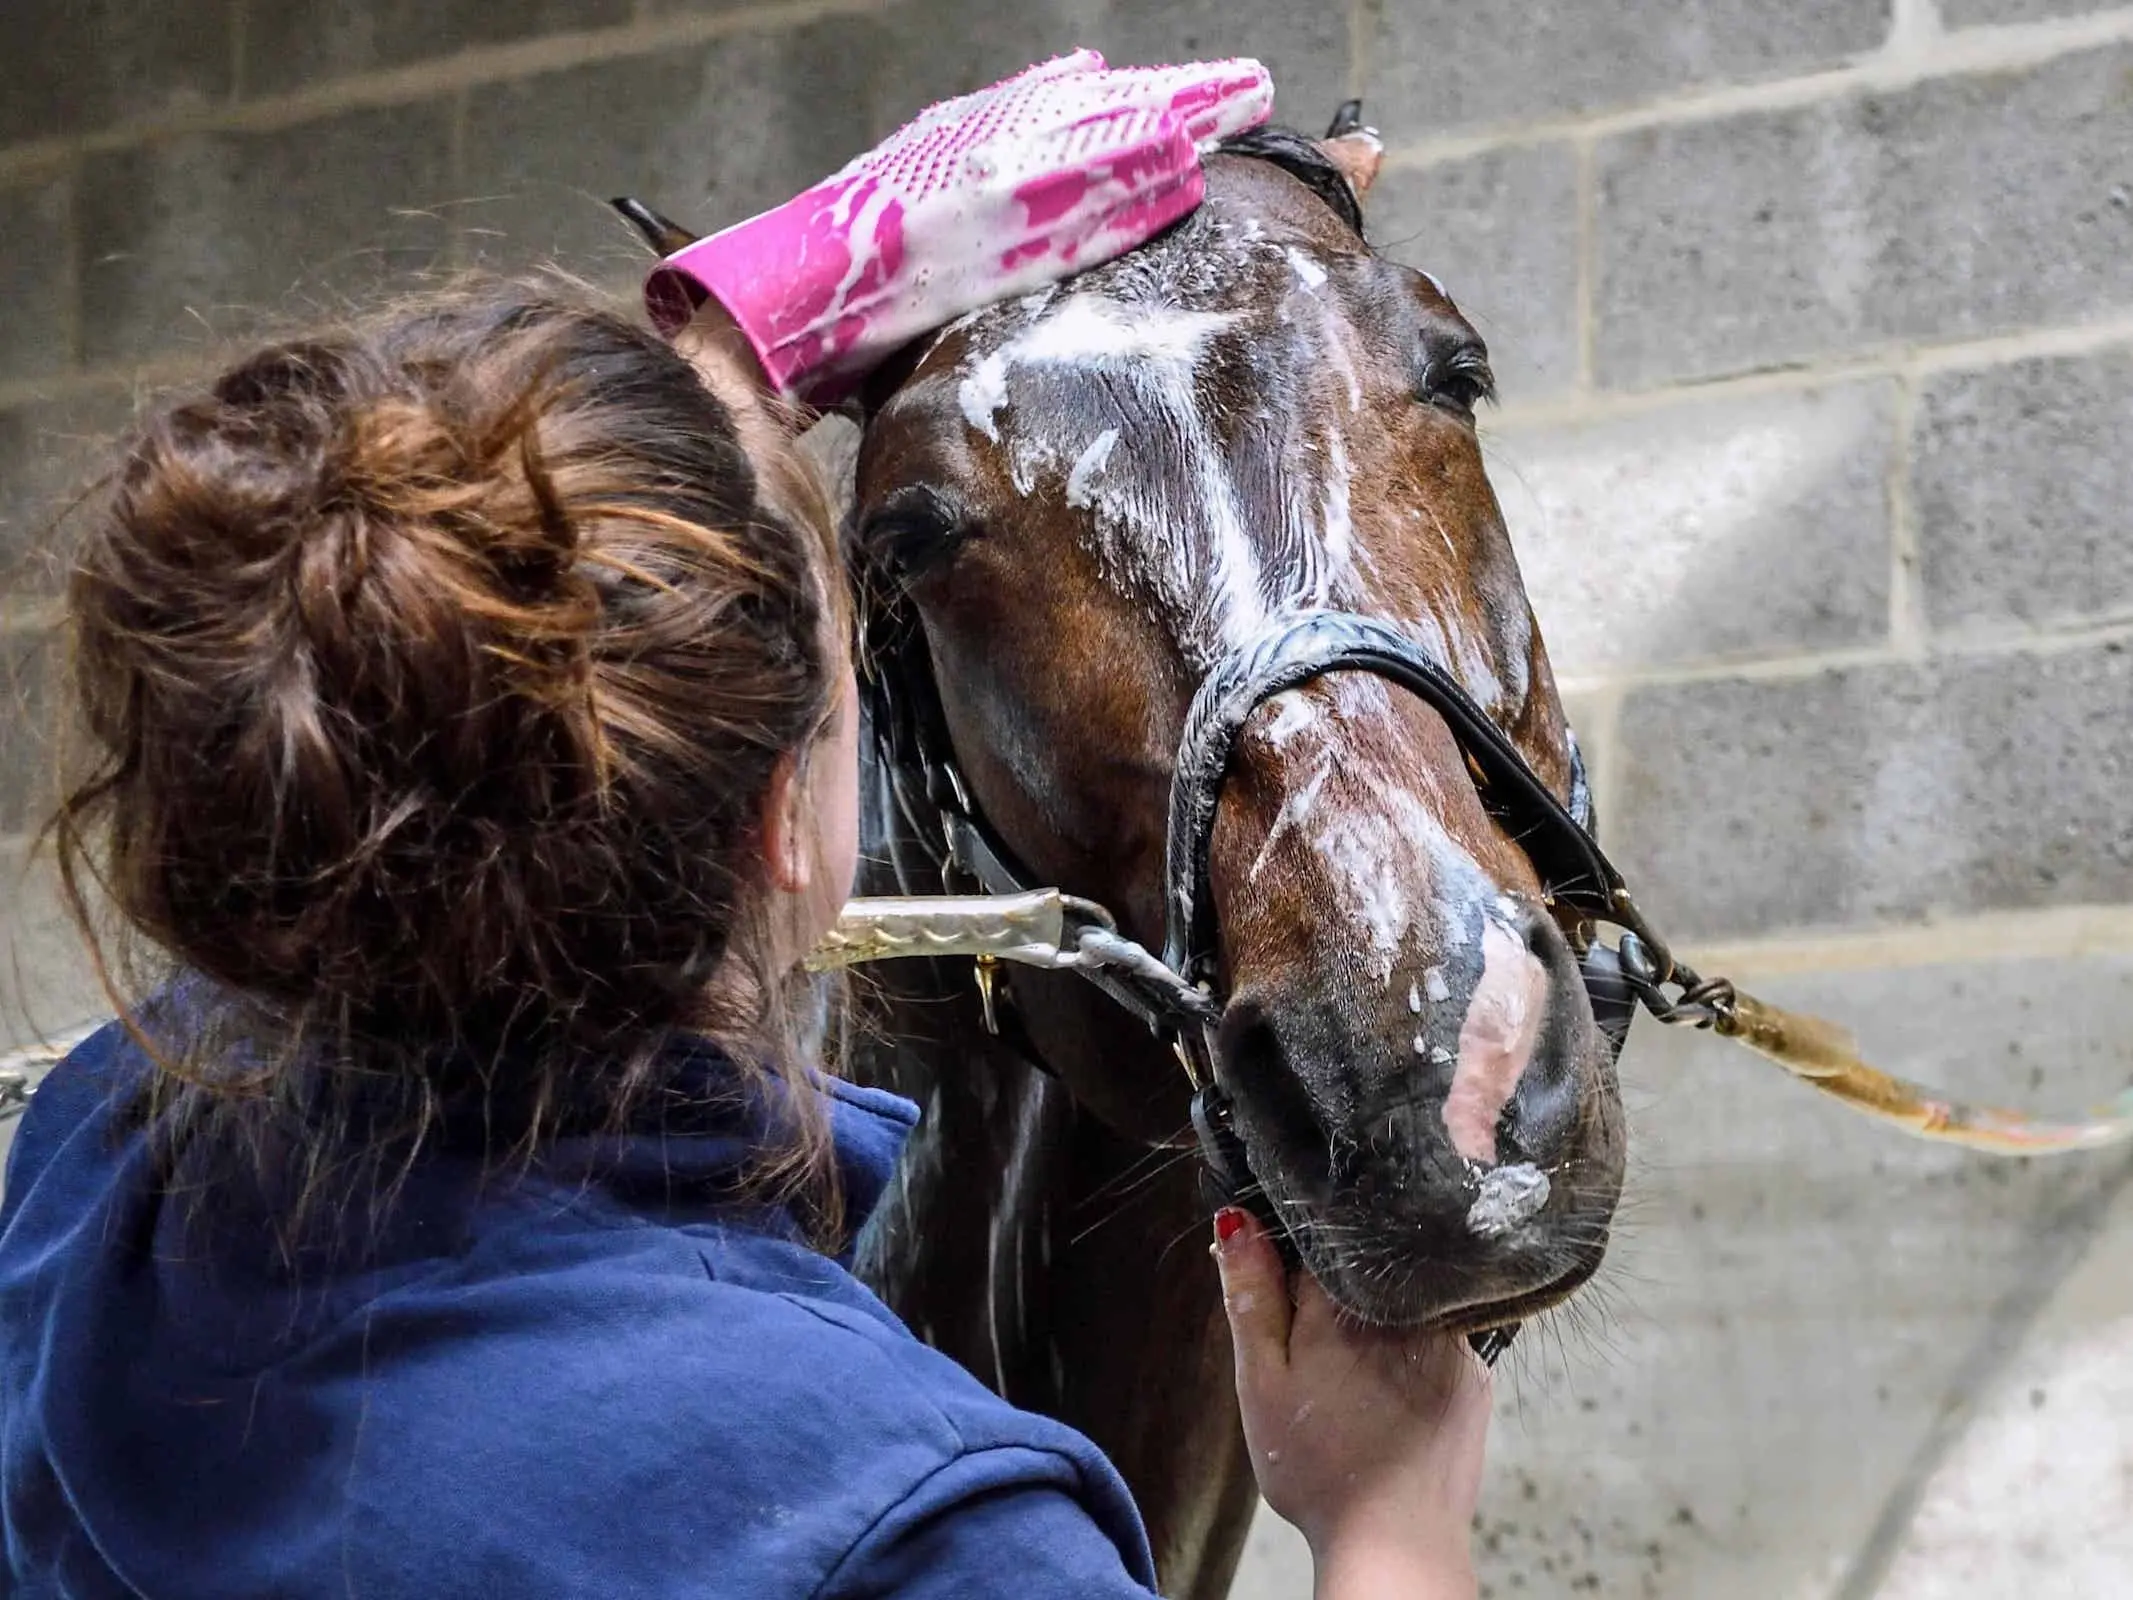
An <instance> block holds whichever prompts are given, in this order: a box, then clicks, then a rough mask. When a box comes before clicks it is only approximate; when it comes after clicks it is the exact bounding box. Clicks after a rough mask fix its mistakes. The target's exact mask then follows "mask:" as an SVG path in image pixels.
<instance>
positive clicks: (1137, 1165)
mask: <svg viewBox="0 0 2133 1600" xmlns="http://www.w3.org/2000/svg"><path fill="white" fill-rule="evenodd" d="M1191 1131H1192V1125H1191V1124H1190V1123H1187V1124H1186V1125H1185V1126H1184V1127H1183V1128H1181V1129H1179V1130H1178V1132H1176V1133H1174V1134H1172V1135H1171V1136H1170V1138H1169V1139H1167V1140H1165V1141H1164V1142H1163V1143H1162V1144H1159V1145H1157V1146H1156V1147H1155V1148H1153V1149H1151V1150H1148V1151H1146V1152H1145V1153H1143V1154H1142V1155H1140V1156H1138V1157H1136V1158H1135V1159H1134V1160H1132V1161H1130V1162H1128V1163H1127V1164H1126V1165H1125V1166H1123V1167H1121V1168H1120V1169H1119V1170H1118V1171H1117V1172H1116V1173H1114V1174H1112V1176H1110V1177H1109V1178H1106V1179H1105V1180H1104V1181H1103V1182H1102V1183H1101V1184H1099V1185H1097V1186H1096V1187H1095V1188H1094V1189H1091V1190H1090V1191H1089V1192H1088V1193H1087V1194H1086V1195H1084V1196H1083V1197H1082V1198H1081V1199H1080V1200H1079V1201H1077V1202H1075V1208H1076V1209H1077V1210H1078V1209H1080V1207H1082V1206H1086V1205H1090V1204H1093V1203H1094V1202H1096V1201H1098V1200H1102V1199H1105V1198H1106V1197H1108V1196H1110V1195H1113V1194H1130V1193H1132V1192H1133V1191H1134V1190H1136V1189H1140V1188H1143V1187H1145V1186H1146V1185H1148V1184H1150V1183H1153V1182H1154V1181H1155V1180H1156V1179H1157V1178H1159V1177H1161V1176H1162V1175H1163V1174H1164V1173H1166V1172H1168V1171H1170V1170H1171V1169H1172V1168H1173V1167H1175V1166H1176V1165H1177V1164H1178V1163H1179V1162H1181V1161H1197V1160H1199V1159H1200V1151H1199V1147H1198V1146H1197V1145H1191V1144H1180V1143H1178V1141H1179V1140H1180V1139H1183V1138H1184V1137H1185V1136H1186V1135H1187V1134H1189V1133H1191Z"/></svg>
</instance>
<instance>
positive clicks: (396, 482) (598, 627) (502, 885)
mask: <svg viewBox="0 0 2133 1600" xmlns="http://www.w3.org/2000/svg"><path fill="white" fill-rule="evenodd" d="M831 559H832V555H831V553H830V552H829V551H828V550H827V548H826V546H824V545H821V544H818V543H817V542H816V541H812V540H809V539H805V538H796V537H795V536H794V534H793V533H792V532H791V531H790V530H788V529H787V528H786V527H784V526H783V525H782V524H781V522H780V519H779V518H778V516H777V515H776V514H775V513H774V512H772V511H771V510H769V509H768V508H766V507H764V506H762V505H760V504H758V503H757V501H756V491H755V479H754V476H753V474H752V472H751V471H750V470H749V468H748V465H747V462H746V458H745V457H744V456H743V455H742V454H741V453H740V450H739V447H738V445H737V443H736V442H735V439H734V436H733V432H732V428H731V426H730V418H728V417H727V415H726V413H725V412H724V410H723V408H721V407H720V406H719V404H718V403H717V402H716V401H715V400H714V399H712V398H711V396H710V395H709V394H708V393H707V392H706V391H705V390H704V388H703V387H702V385H701V384H700V383H698V382H697V380H696V378H695V376H694V374H693V373H692V372H691V371H690V369H689V368H688V367H687V365H686V364H685V363H684V362H683V361H681V359H680V358H679V357H677V356H676V355H674V354H673V352H672V351H671V350H669V349H667V348H666V347H665V346H664V345H662V344H660V343H659V342H658V341H657V340H655V339H653V338H652V337H651V336H650V335H649V334H648V333H646V332H644V331H643V330H641V329H638V328H636V327H634V326H632V325H631V324H629V323H627V322H625V321H623V320H621V319H619V318H616V317H613V316H610V315H608V314H606V313H602V312H595V311H590V310H587V309H585V308H583V307H580V306H576V305H572V304H570V303H568V302H561V301H557V300H556V299H554V298H553V297H551V296H542V295H537V294H529V293H526V292H523V291H517V290H510V291H502V292H495V291H491V292H488V293H475V294H466V295H461V296H458V297H454V298H446V299H442V300H440V301H437V302H434V303H431V304H428V305H425V306H418V307H417V308H415V309H414V310H412V311H403V312H400V313H398V314H396V315H394V316H392V317H390V318H388V319H386V320H383V321H381V322H380V323H378V324H376V325H374V326H372V327H369V328H365V329H358V330H356V331H354V332H351V333H348V334H344V335H339V336H335V337H331V338H317V339H311V340H306V341H303V342H298V343H291V344H285V345H282V346H278V347H276V348H274V349H272V350H268V351H265V352H263V353H261V354H260V355H258V356H256V357H254V358H253V359H251V360H249V361H247V362H245V363H244V364H242V365H241V366H239V367H237V368H235V369H234V370H233V371H231V372H229V373H228V374H227V375H225V376H224V377H223V378H222V379H221V381H220V382H218V383H217V384H216V385H215V386H214V387H213V389H212V390H210V391H209V392H208V393H207V394H205V395H202V396H199V397H196V398H194V399H192V400H190V401H187V402H185V403H182V404H180V405H178V406H176V407H174V408H172V409H170V410H168V411H166V412H165V413H163V414H162V415H161V416H159V417H156V418H154V419H151V420H150V421H149V422H148V423H147V424H146V425H145V426H144V427H143V428H142V430H141V432H140V434H139V437H138V439H137V441H136V442H135V444H134V446H133V448H132V450H131V452H130V455H129V457H128V460H127V462H126V465H125V467H124V469H123V471H122V472H121V473H120V475H119V477H118V480H117V482H116V484H115V486H114V489H113V492H112V494H111V496H110V499H109V503H108V505H107V506H106V507H105V508H104V511H103V513H102V515H101V516H99V517H98V518H96V519H95V521H94V525H93V526H90V527H88V528H87V536H86V538H85V540H84V544H83V548H82V551H81V554H80V557H79V560H78V562H77V566H76V573H75V578H74V584H73V589H72V591H71V595H70V601H71V607H72V613H73V620H74V625H75V628H76V631H77V635H78V639H77V656H78V658H79V661H80V667H81V671H80V676H81V688H82V695H83V699H84V703H85V705H86V707H87V708H88V711H89V723H90V728H91V731H92V733H93V735H94V737H95V739H96V741H97V742H98V743H99V744H100V745H101V747H102V749H103V751H104V752H105V755H106V765H105V769H104V771H103V772H102V774H100V775H99V777H98V778H97V780H96V781H94V782H92V783H91V784H90V785H88V786H87V787H85V788H83V789H82V790H80V791H78V792H77V794H76V795H75V796H74V798H73V799H72V800H71V801H70V802H69V805H68V808H67V810H66V811H65V812H63V814H62V823H61V843H62V848H63V849H64V848H66V847H67V842H68V839H69V837H73V838H74V839H76V841H77V842H78V841H79V840H80V839H81V838H82V837H85V835H83V834H82V832H81V830H82V829H83V828H85V827H86V826H87V824H88V822H89V821H91V820H93V819H97V818H101V819H103V820H105V821H107V822H108V824H109V830H110V839H109V845H108V855H109V863H108V866H107V868H106V871H107V875H108V877H109V879H110V881H111V883H112V885H113V888H114V892H115V895H116V897H117V899H118V901H119V902H120V905H121V907H122V909H124V910H125V911H126V912H127V913H128V915H129V916H130V918H131V919H132V921H133V922H134V923H135V924H136V925H137V926H138V927H140V928H141V929H142V930H144V931H145V932H147V933H148V934H149V935H150V936H151V937H152V938H153V939H154V940H155V941H157V942H158V943H159V944H161V945H163V946H165V947H166V948H168V949H170V950H172V951H174V952H176V953H177V955H178V956H179V957H180V959H181V960H183V961H184V962H186V963H187V964H189V965H193V966H196V967H199V968H202V969H204V970H205V971H207V972H208V973H209V974H210V975H212V976H214V977H216V978H218V979H220V980H222V981H223V982H224V983H226V984H228V985H230V986H231V987H233V988H235V989H238V990H240V991H243V992H245V993H248V994H251V995H254V996H257V997H261V998H265V999H267V1000H270V1001H271V1002H272V1003H273V1004H274V1005H276V1006H278V1007H281V1008H282V1009H283V1010H285V1011H288V1012H291V1013H292V1014H302V1015H305V1016H312V1017H318V1016H324V1017H327V1018H331V1019H337V1020H335V1022H334V1025H335V1026H338V1027H341V1028H348V1027H360V1028H363V1029H370V1028H384V1029H387V1030H389V1031H392V1032H394V1033H396V1034H398V1035H404V1036H406V1037H408V1038H410V1039H423V1040H429V1041H432V1042H435V1041H440V1040H452V1039H464V1038H466V1037H469V1036H485V1035H486V1036H495V1035H499V1034H501V1033H503V1032H505V1031H508V1030H509V1029H510V1028H513V1027H517V1026H520V1025H522V1024H523V1023H524V1019H528V1018H545V1019H547V1022H548V1023H549V1024H553V1025H555V1026H565V1025H566V1024H567V1026H568V1027H569V1028H571V1029H575V1030H580V1031H582V1032H585V1033H588V1034H594V1035H599V1034H602V1032H603V1030H605V1031H606V1032H607V1033H612V1032H613V1031H614V1030H617V1029H625V1028H642V1027H644V1026H645V1025H646V1024H647V1021H648V1019H649V1020H653V1021H656V1020H657V1019H659V1018H662V1017H664V1018H667V1019H670V1020H671V1019H674V1018H678V1017H679V1016H681V1015H684V1014H685V1013H686V1008H687V1007H689V1006H691V1005H694V1004H696V1003H697V997H698V996H699V995H700V994H701V991H702V986H703V983H704V980H705V977H706V976H707V974H708V972H709V971H710V970H711V968H712V967H713V966H714V965H715V964H716V963H717V961H718V959H719V957H720V955H721V953H722V952H723V950H724V948H725V942H726V939H727V936H728V933H729V931H730V924H731V921H732V918H733V916H734V915H735V907H736V904H737V896H738V894H739V883H740V878H741V874H742V867H741V864H740V859H741V858H740V857H739V856H738V855H737V851H739V850H740V848H741V846H742V843H743V842H744V840H745V839H746V837H747V836H748V830H749V828H750V827H751V826H752V820H751V819H752V817H753V815H754V809H753V808H754V806H755V804H756V801H757V799H758V797H759V796H760V794H761V791H762V788H763V786H764V785H765V784H766V783H767V782H768V780H769V774H770V771H771V769H772V767H773V766H774V765H775V762H776V760H777V758H778V756H779V755H780V754H781V753H782V752H783V751H785V750H787V749H791V748H793V747H795V746H796V745H798V744H800V743H801V742H803V741H804V740H805V739H806V738H807V737H808V736H809V735H810V733H811V731H812V729H813V728H814V727H816V726H817V725H818V724H819V722H820V720H821V719H822V717H823V716H824V715H825V713H826V709H827V708H828V707H829V706H830V705H832V704H833V703H834V701H833V699H832V690H833V678H832V674H831V671H830V655H829V650H828V646H827V643H826V641H828V640H829V639H831V638H833V637H834V630H832V629H829V628H827V627H825V625H824V619H823V614H822V606H823V600H824V596H825V593H826V592H828V591H826V589H825V586H824V582H823V575H824V573H825V572H827V571H829V570H830V568H829V565H828V563H829V561H830V560H831ZM70 830H71V833H70ZM514 1019H517V1020H514Z"/></svg>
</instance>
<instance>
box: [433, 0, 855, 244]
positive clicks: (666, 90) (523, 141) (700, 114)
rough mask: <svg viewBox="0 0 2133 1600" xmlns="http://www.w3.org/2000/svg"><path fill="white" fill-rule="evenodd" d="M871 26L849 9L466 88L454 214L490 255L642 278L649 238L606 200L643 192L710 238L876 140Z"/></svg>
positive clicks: (668, 211) (791, 193) (469, 239)
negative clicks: (871, 126)
mask: <svg viewBox="0 0 2133 1600" xmlns="http://www.w3.org/2000/svg"><path fill="white" fill-rule="evenodd" d="M874 26H875V25H874V24H873V23H872V22H870V21H868V20H867V19H864V18H838V19H835V20H834V21H832V22H824V23H821V24H817V25H815V26H812V27H807V28H802V29H798V30H795V31H792V32H787V33H748V34H737V35H735V36H733V37H731V38H726V39H719V40H716V41H714V42H713V43H711V44H708V45H702V46H695V47H691V48H690V49H689V50H687V51H684V52H679V53H666V54H660V55H652V56H639V57H631V58H629V59H627V60H620V61H607V62H600V63H596V64H594V65H591V66H586V67H576V68H571V69H568V70H565V71H561V72H552V73H546V74H543V75H541V76H539V77H535V78H527V79H523V80H521V81H518V82H515V83H508V84H497V85H491V86H488V87H483V88H478V89H475V90H472V91H470V92H471V94H472V100H471V102H470V104H469V107H468V111H467V131H466V171H465V189H466V193H467V194H469V195H471V196H473V197H475V198H474V200H473V201H472V202H471V203H470V204H468V205H467V206H465V207H464V208H462V209H461V211H460V212H459V214H458V215H457V217H456V218H455V221H456V222H457V223H458V225H460V226H461V227H462V228H464V229H466V230H468V241H469V243H470V245H471V247H472V251H473V254H474V255H475V256H477V257H478V258H479V259H482V260H484V261H487V262H491V263H494V264H499V265H505V266H513V267H519V266H525V265H529V264H531V263H534V262H541V261H549V260H553V261H556V262H558V263H560V264H561V265H563V266H565V267H567V268H569V269H570V270H572V271H574V272H578V273H581V274H584V275H586V276H588V277H592V278H595V279H597V280H599V281H601V282H603V283H606V282H613V283H618V284H619V283H622V282H626V281H628V280H631V279H634V278H635V277H636V276H638V275H639V274H640V273H641V272H642V271H643V269H644V267H645V266H646V265H647V264H648V257H647V256H646V254H645V251H644V247H643V246H642V245H641V244H640V243H639V242H638V241H637V239H636V237H635V235H633V234H632V233H630V232H629V230H628V229H627V228H626V227H625V226H624V225H623V224H622V222H621V221H620V219H618V218H617V217H616V216H615V215H614V213H613V212H612V211H610V210H609V209H608V206H607V201H608V200H609V198H610V197H612V196H615V195H623V194H633V195H636V196H638V197H640V198H642V199H643V200H645V201H647V202H648V203H649V204H651V205H653V206H655V207H657V208H658V209H659V210H661V211H664V212H666V213H667V214H668V215H670V216H672V217H673V218H675V220H677V221H679V222H681V223H684V224H686V225H687V226H690V227H693V228H696V229H698V230H699V231H702V232H707V233H708V232H711V231H714V230H716V229H718V228H722V227H725V226H727V225H728V224H730V223H735V222H739V221H741V220H742V219H743V218H746V217H749V216H752V215H753V214H754V213H756V212H758V211H761V210H763V209H764V208H766V207H768V206H772V205H775V204H777V203H778V202H779V201H782V200H785V199H787V198H789V197H790V196H792V195H794V194H796V193H798V192H799V191H800V190H801V189H803V188H805V187H806V186H807V185H809V184H810V183H813V182H814V181H815V180H817V179H818V178H822V177H824V176H826V175H827V174H829V173H830V172H832V171H834V170H835V169H836V168H837V167H839V166H840V165H842V164H843V163H844V162H846V161H848V160H850V159H851V158H852V157H853V156H854V155H857V154H858V153H859V152H860V151H861V150H862V149H864V148H865V147H866V145H867V142H868V133H867V106H868V99H867V95H868V80H867V74H868V72H869V70H870V63H871V62H872V60H873V57H874V50H873V48H872V45H873V35H872V33H871V31H870V30H871V29H872V28H873V27H874Z"/></svg>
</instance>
